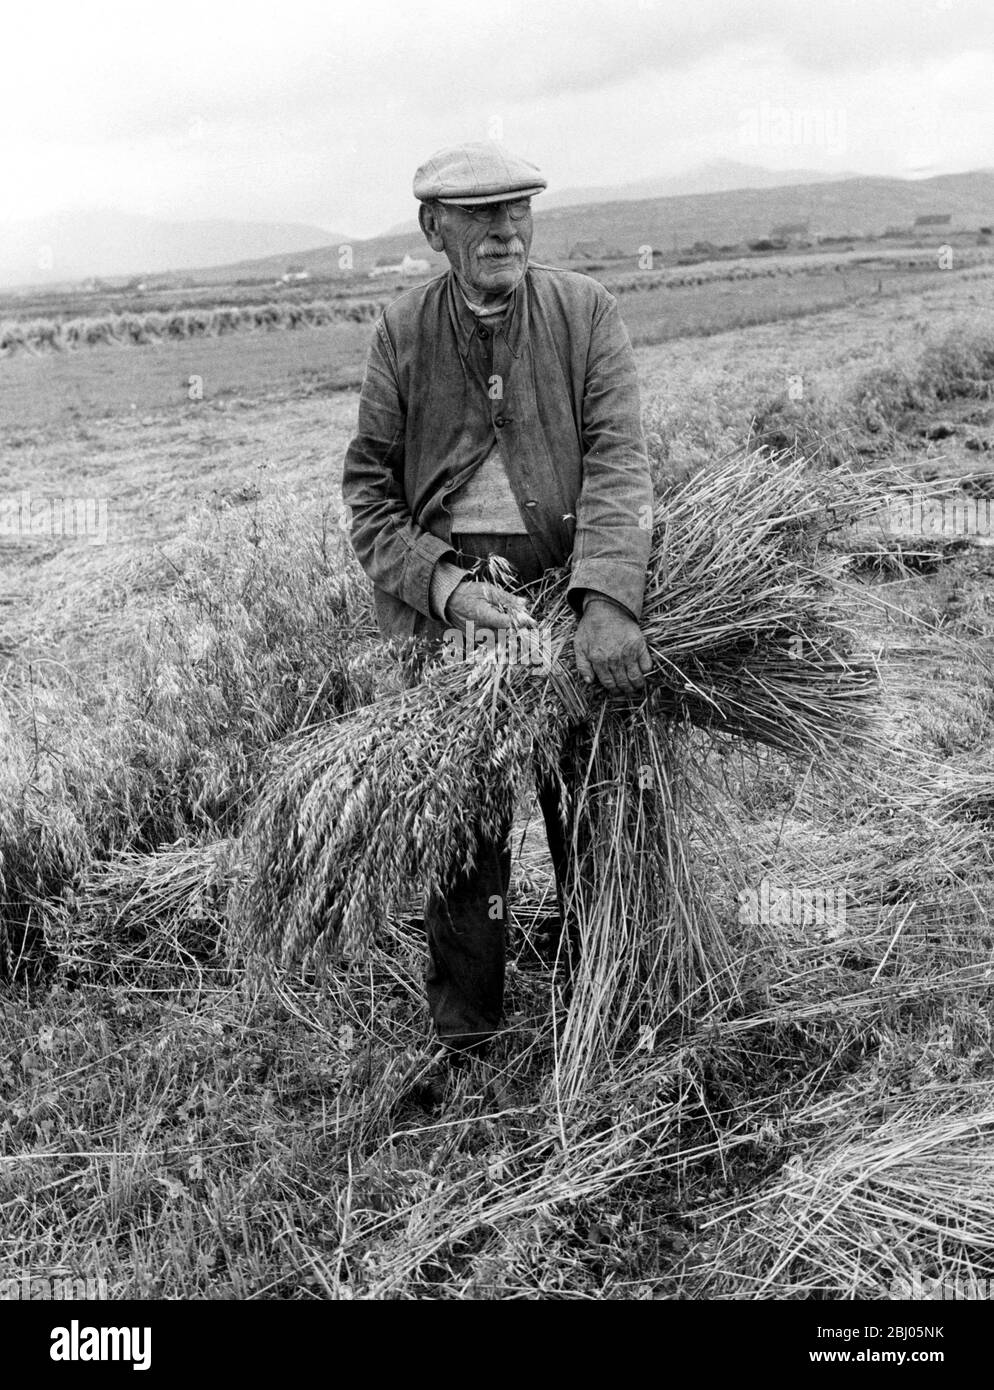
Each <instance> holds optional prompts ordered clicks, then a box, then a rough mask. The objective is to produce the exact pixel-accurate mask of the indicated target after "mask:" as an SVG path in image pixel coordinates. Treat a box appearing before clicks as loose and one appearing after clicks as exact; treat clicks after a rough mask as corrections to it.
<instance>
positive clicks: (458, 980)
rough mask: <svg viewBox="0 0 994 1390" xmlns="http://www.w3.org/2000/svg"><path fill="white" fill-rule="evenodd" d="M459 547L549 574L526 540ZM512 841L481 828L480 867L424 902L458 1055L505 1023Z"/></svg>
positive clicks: (553, 813) (442, 1023) (432, 959)
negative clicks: (504, 1008) (503, 1018)
mask: <svg viewBox="0 0 994 1390" xmlns="http://www.w3.org/2000/svg"><path fill="white" fill-rule="evenodd" d="M452 544H453V548H454V549H456V550H457V551H458V552H459V562H460V564H462V565H463V566H464V567H465V568H467V569H470V568H471V567H472V565H473V563H474V562H475V561H476V560H479V559H484V558H486V557H488V556H491V555H495V554H496V555H500V556H502V557H503V558H504V559H506V560H508V561H509V562H510V563H511V564H512V565H513V566H514V568H515V570H516V572H517V574H518V576H519V578H520V579H521V580H522V582H524V583H531V582H533V581H534V580H536V579H538V578H539V577H540V575H541V573H542V567H541V564H540V562H539V560H538V557H537V555H536V554H535V551H534V549H533V548H532V544H531V541H530V540H529V539H528V537H527V536H526V535H520V536H519V535H510V536H497V535H461V536H454V537H453V538H452ZM537 678H538V677H536V679H537ZM569 767H570V763H569V761H568V758H567V756H566V754H565V751H564V756H563V760H562V764H561V770H562V774H563V776H564V777H566V776H568V773H569ZM537 786H538V800H539V805H540V807H541V810H542V816H543V819H544V821H545V830H546V836H547V838H548V842H549V851H550V854H551V858H552V865H553V869H554V871H555V875H556V896H557V903H558V908H559V918H558V923H559V930H562V924H563V923H564V921H565V920H566V913H565V903H564V894H565V887H566V875H567V870H568V865H569V858H568V854H569V840H570V832H569V829H568V826H564V821H563V817H562V814H561V807H560V790H559V785H558V784H557V783H556V781H555V780H551V779H549V778H547V777H542V776H541V775H539V776H538V778H537ZM452 813H453V815H459V813H460V810H459V807H458V806H454V807H453V808H452ZM510 837H511V823H510V821H508V822H507V824H506V825H503V826H501V828H500V833H499V834H497V835H496V836H488V835H485V834H484V833H483V832H482V830H481V829H480V828H479V827H477V832H476V844H477V849H476V857H475V864H474V867H473V869H472V870H471V871H470V872H468V873H461V874H459V875H457V876H456V877H455V879H454V880H453V882H452V883H451V884H450V885H449V886H448V889H447V891H446V892H444V893H434V894H429V895H428V897H427V900H426V902H425V909H424V920H425V927H426V930H427V935H428V970H427V975H426V985H427V993H428V1006H429V1008H430V1010H431V1015H432V1019H433V1021H434V1025H435V1030H436V1032H437V1034H438V1037H439V1040H440V1041H441V1042H442V1043H443V1044H445V1045H446V1046H447V1047H449V1048H451V1049H453V1050H455V1051H477V1050H481V1049H482V1048H483V1047H485V1045H486V1044H487V1043H488V1042H489V1041H490V1039H491V1038H492V1037H493V1035H494V1034H495V1033H496V1032H497V1030H498V1029H499V1027H500V1024H501V1018H502V1014H503V1007H504V969H505V952H506V943H507V917H508V910H507V893H508V885H509V880H510V874H511V850H510ZM574 949H575V944H574Z"/></svg>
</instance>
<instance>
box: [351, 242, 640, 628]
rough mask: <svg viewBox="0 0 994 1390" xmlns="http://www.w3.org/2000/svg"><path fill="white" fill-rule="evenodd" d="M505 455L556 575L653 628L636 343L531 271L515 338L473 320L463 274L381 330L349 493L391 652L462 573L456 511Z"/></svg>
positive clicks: (388, 319) (606, 303)
mask: <svg viewBox="0 0 994 1390" xmlns="http://www.w3.org/2000/svg"><path fill="white" fill-rule="evenodd" d="M495 440H499V441H500V444H501V453H502V455H503V457H504V460H505V463H506V466H507V473H508V478H509V480H510V484H511V487H512V489H513V491H514V494H515V497H516V499H517V501H518V505H519V507H520V509H521V513H522V516H523V518H524V522H525V525H526V526H527V528H528V533H529V535H530V537H531V540H532V543H533V545H534V546H535V548H536V550H537V551H538V554H539V556H540V558H541V561H542V563H543V564H544V565H545V566H546V567H552V566H565V565H567V564H570V563H571V578H570V586H569V587H570V593H571V595H572V597H573V601H574V602H575V603H576V602H577V601H578V600H579V598H580V593H579V591H582V590H585V589H596V590H597V591H599V592H600V593H602V594H606V595H607V596H608V597H609V598H613V599H615V600H617V602H619V603H621V604H623V605H624V606H625V607H626V608H628V609H629V610H630V611H631V612H632V613H633V614H634V615H635V617H638V616H639V615H640V614H641V609H642V596H643V589H644V585H645V572H646V564H647V561H648V556H649V545H650V540H651V515H652V484H651V481H650V476H649V464H648V459H647V457H646V451H645V441H644V438H643V435H642V426H641V418H640V408H639V393H638V384H637V380H636V373H635V361H634V357H633V354H632V348H631V343H630V342H629V339H628V334H627V332H626V331H625V327H624V324H623V323H622V321H621V317H620V315H619V313H618V307H617V303H616V301H615V299H614V297H613V296H612V295H610V294H609V293H608V292H607V290H606V289H604V287H603V286H602V285H601V284H599V283H598V282H597V281H596V280H592V279H590V277H589V276H586V275H578V274H576V273H575V272H574V271H570V270H555V269H552V268H551V267H549V266H543V265H535V264H531V265H529V267H528V269H527V271H526V272H525V275H524V277H523V279H522V280H521V282H520V283H519V285H518V287H517V289H516V290H515V291H514V303H513V306H512V310H511V313H510V314H509V315H508V316H507V318H506V319H505V321H504V326H503V327H502V328H500V329H498V330H497V331H496V333H494V332H491V331H490V330H489V329H487V328H486V327H485V326H484V325H483V324H481V323H480V322H479V321H478V320H477V319H476V317H475V316H474V315H473V314H472V313H471V312H470V310H469V309H468V308H467V307H466V305H465V303H464V302H463V299H462V296H461V295H460V294H459V293H458V292H457V287H456V284H455V278H454V276H453V274H452V272H451V271H449V272H448V273H447V274H445V275H442V276H440V277H439V278H438V279H435V280H431V281H430V282H429V283H428V284H427V285H422V286H419V287H418V288H417V289H413V290H410V291H408V293H407V294H403V295H401V296H400V298H399V299H396V300H394V302H393V303H392V304H390V305H388V306H387V308H386V310H385V311H384V313H383V316H382V318H380V319H379V321H378V322H377V324H376V328H375V332H374V335H373V343H372V346H371V348H370V351H369V358H368V361H367V365H366V376H365V380H364V381H363V386H362V395H361V398H360V402H359V427H358V433H357V434H356V436H355V438H354V439H353V440H352V443H351V444H350V445H349V449H348V453H347V455H346V459H345V476H344V480H343V484H342V493H343V497H344V500H345V503H346V505H347V506H348V507H349V508H350V510H351V534H352V543H353V545H354V547H355V550H356V554H357V555H358V557H359V561H360V563H361V565H362V567H363V569H364V570H365V571H366V573H367V574H368V575H369V577H370V578H371V579H372V581H373V585H374V590H375V600H376V612H377V617H378V620H379V624H380V628H381V630H382V631H383V633H384V635H385V636H388V637H398V638H404V637H409V636H412V635H416V634H420V633H423V632H425V631H426V629H427V628H429V627H430V626H431V625H432V623H431V618H430V607H429V601H428V586H429V583H430V580H431V575H432V571H433V570H434V568H435V566H436V564H437V563H438V561H439V560H441V559H448V560H454V559H455V558H456V557H455V554H454V552H453V551H452V550H451V549H450V545H449V542H450V538H451V530H450V519H449V513H448V511H447V509H446V505H445V503H446V498H447V497H448V495H449V494H450V493H452V492H453V491H454V490H455V489H456V488H457V487H460V486H461V485H462V484H463V483H464V482H465V481H466V479H467V478H468V477H470V476H471V474H472V473H473V472H474V471H475V469H477V468H478V467H479V466H480V464H481V463H482V462H483V460H484V459H485V458H486V457H487V455H488V454H489V452H490V450H491V449H492V447H493V444H494V441H495Z"/></svg>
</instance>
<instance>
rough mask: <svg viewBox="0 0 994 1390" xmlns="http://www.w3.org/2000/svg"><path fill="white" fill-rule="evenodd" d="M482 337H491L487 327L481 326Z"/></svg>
mask: <svg viewBox="0 0 994 1390" xmlns="http://www.w3.org/2000/svg"><path fill="white" fill-rule="evenodd" d="M480 337H481V338H489V337H490V334H489V333H488V332H487V330H486V329H485V328H481V329H480Z"/></svg>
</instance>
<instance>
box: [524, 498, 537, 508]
mask: <svg viewBox="0 0 994 1390" xmlns="http://www.w3.org/2000/svg"><path fill="white" fill-rule="evenodd" d="M525 506H526V507H537V506H538V502H537V501H536V500H535V498H534V497H529V499H528V501H527V502H526V503H525Z"/></svg>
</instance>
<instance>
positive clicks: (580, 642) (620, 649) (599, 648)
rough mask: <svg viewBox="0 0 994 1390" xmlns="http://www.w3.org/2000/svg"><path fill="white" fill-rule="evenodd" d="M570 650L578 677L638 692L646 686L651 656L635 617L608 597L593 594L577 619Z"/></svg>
mask: <svg viewBox="0 0 994 1390" xmlns="http://www.w3.org/2000/svg"><path fill="white" fill-rule="evenodd" d="M573 651H574V652H575V653H576V664H577V667H578V669H579V672H580V676H581V678H582V679H583V680H584V681H586V683H587V684H588V685H590V684H592V683H593V681H594V680H596V681H598V683H599V684H600V685H602V686H603V687H604V689H605V690H610V691H611V692H613V693H617V694H620V695H637V694H638V693H639V692H640V691H641V690H642V689H644V687H645V678H646V676H647V675H648V674H649V672H650V671H651V670H652V659H651V658H650V656H649V651H648V648H647V647H646V645H645V638H644V637H643V636H642V631H641V629H640V627H639V625H638V623H637V622H636V621H635V619H634V618H632V617H630V616H629V615H628V614H627V613H626V612H624V610H623V609H621V608H619V607H618V605H617V604H615V603H611V601H610V600H609V599H602V598H592V599H591V600H590V602H589V603H588V604H587V606H586V608H585V609H584V612H583V617H582V618H581V619H580V621H579V623H578V625H577V629H576V636H575V637H574V638H573Z"/></svg>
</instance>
